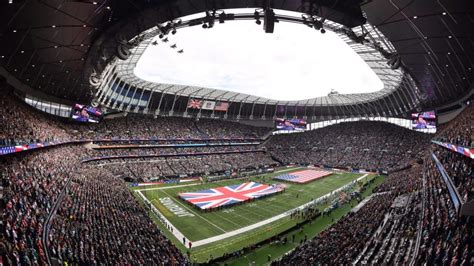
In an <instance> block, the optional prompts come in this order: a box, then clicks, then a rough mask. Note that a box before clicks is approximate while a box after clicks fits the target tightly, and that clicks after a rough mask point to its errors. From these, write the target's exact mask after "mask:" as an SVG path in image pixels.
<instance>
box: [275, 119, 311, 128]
mask: <svg viewBox="0 0 474 266" xmlns="http://www.w3.org/2000/svg"><path fill="white" fill-rule="evenodd" d="M306 125H307V123H306V121H305V120H303V119H296V118H294V119H283V118H277V119H275V128H276V129H278V130H289V131H293V130H305V129H306Z"/></svg>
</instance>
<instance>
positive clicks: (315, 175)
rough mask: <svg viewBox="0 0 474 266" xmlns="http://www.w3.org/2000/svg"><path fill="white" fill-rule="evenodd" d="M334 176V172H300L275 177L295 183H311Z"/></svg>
mask: <svg viewBox="0 0 474 266" xmlns="http://www.w3.org/2000/svg"><path fill="white" fill-rule="evenodd" d="M330 174H332V172H329V171H324V170H303V171H298V172H293V173H289V174H284V175H279V176H275V177H274V178H275V179H278V180H284V181H288V182H294V183H300V184H303V183H308V182H310V181H313V180H316V179H319V178H322V177H325V176H328V175H330Z"/></svg>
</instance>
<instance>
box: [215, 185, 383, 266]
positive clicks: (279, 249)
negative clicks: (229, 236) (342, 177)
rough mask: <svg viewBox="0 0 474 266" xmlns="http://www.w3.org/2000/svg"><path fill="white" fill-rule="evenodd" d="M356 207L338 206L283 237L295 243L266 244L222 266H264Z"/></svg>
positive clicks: (348, 204)
mask: <svg viewBox="0 0 474 266" xmlns="http://www.w3.org/2000/svg"><path fill="white" fill-rule="evenodd" d="M384 179H385V177H384V176H378V177H376V178H375V179H374V182H373V183H372V184H370V185H369V186H368V187H367V189H366V190H365V191H364V192H363V193H362V195H361V198H362V199H363V198H366V197H368V196H370V195H371V194H372V190H373V188H375V187H377V186H378V185H379V184H381V183H382V182H383V181H384ZM356 205H357V201H356V200H355V199H354V200H352V201H351V202H350V203H347V204H345V205H343V206H340V207H339V208H337V209H336V210H334V211H333V212H332V213H331V214H330V215H329V216H320V217H318V218H316V219H315V220H313V221H312V222H311V223H310V224H306V225H305V226H303V227H302V230H301V231H299V230H294V231H291V232H289V233H287V234H286V235H284V236H286V237H287V239H288V240H290V239H291V238H292V235H295V242H291V241H288V242H287V243H286V244H285V245H283V244H275V243H272V244H266V245H263V246H262V247H259V248H257V249H255V250H253V251H251V252H249V253H246V254H243V255H242V256H239V257H234V258H232V259H229V260H227V261H225V262H223V263H222V264H226V265H242V266H244V265H249V263H250V262H252V263H253V265H265V264H267V263H268V255H270V257H271V260H276V259H278V258H280V257H281V256H283V255H284V254H285V253H287V252H289V251H291V250H292V249H294V248H295V247H297V246H298V245H299V243H300V240H301V239H303V238H304V236H305V235H307V236H308V239H311V238H314V237H315V236H317V235H318V234H319V233H321V232H322V231H323V230H325V229H326V228H328V227H329V226H331V225H332V224H334V223H336V222H337V221H338V220H339V219H340V218H342V217H343V216H344V215H346V214H347V213H348V212H349V211H350V210H351V209H352V208H353V207H354V206H356ZM322 207H324V206H322ZM284 236H283V237H284Z"/></svg>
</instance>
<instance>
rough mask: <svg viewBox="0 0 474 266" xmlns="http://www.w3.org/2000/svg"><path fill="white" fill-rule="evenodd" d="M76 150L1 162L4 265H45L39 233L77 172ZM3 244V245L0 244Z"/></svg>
mask: <svg viewBox="0 0 474 266" xmlns="http://www.w3.org/2000/svg"><path fill="white" fill-rule="evenodd" d="M77 152H78V147H77V146H70V147H64V148H55V149H52V150H45V151H41V152H36V153H33V154H26V155H21V154H19V155H17V156H11V157H6V158H1V161H0V162H1V164H0V168H1V169H2V172H1V178H2V187H3V197H2V204H4V206H2V207H3V226H4V234H2V236H4V237H5V238H6V240H7V241H6V242H5V246H4V247H3V248H4V249H5V250H4V252H5V253H4V254H5V255H4V261H3V262H4V263H6V265H43V264H45V263H46V258H45V247H44V246H43V243H42V241H41V240H42V233H43V229H44V226H45V222H46V219H47V217H48V215H49V213H50V212H51V210H52V208H53V205H54V203H55V201H56V200H57V199H58V196H59V194H60V192H61V191H62V190H63V189H64V187H65V185H66V181H67V179H68V178H70V176H71V174H72V173H74V172H75V171H76V170H77V165H78V164H77V158H76V157H75V156H71V155H74V154H76V153H77ZM2 242H3V241H2Z"/></svg>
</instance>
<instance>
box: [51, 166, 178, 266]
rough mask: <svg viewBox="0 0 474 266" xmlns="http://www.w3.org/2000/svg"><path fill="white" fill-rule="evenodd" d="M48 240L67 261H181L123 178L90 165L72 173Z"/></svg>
mask: <svg viewBox="0 0 474 266" xmlns="http://www.w3.org/2000/svg"><path fill="white" fill-rule="evenodd" d="M91 177H100V178H91ZM49 241H50V244H49V246H50V249H51V254H52V255H53V257H56V258H58V259H59V260H60V261H63V262H67V263H69V264H79V265H97V264H109V265H132V264H139V265H146V264H148V265H182V264H185V263H186V259H185V258H184V256H183V255H182V254H181V253H180V252H179V250H178V249H177V248H176V247H174V246H173V245H172V244H171V242H170V241H169V240H168V239H167V238H166V237H165V236H164V235H163V234H162V233H161V232H160V231H159V229H158V228H157V227H156V225H155V224H154V223H153V221H152V220H151V218H150V217H149V216H148V214H147V213H146V212H145V211H144V210H143V208H142V207H141V206H140V205H139V203H138V201H137V200H136V199H135V198H134V197H133V195H132V194H131V192H130V191H129V189H128V188H127V187H126V184H125V183H124V181H123V180H121V179H118V178H115V177H114V176H112V175H111V173H110V172H108V171H104V170H103V169H100V168H96V167H90V166H84V167H83V168H81V169H80V170H79V171H78V172H77V174H75V175H74V177H73V179H72V184H71V186H70V188H69V189H68V194H67V196H66V197H65V199H64V200H63V202H62V204H61V207H60V209H59V210H58V213H57V215H56V217H55V219H54V222H53V225H52V229H51V232H50V235H49Z"/></svg>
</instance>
